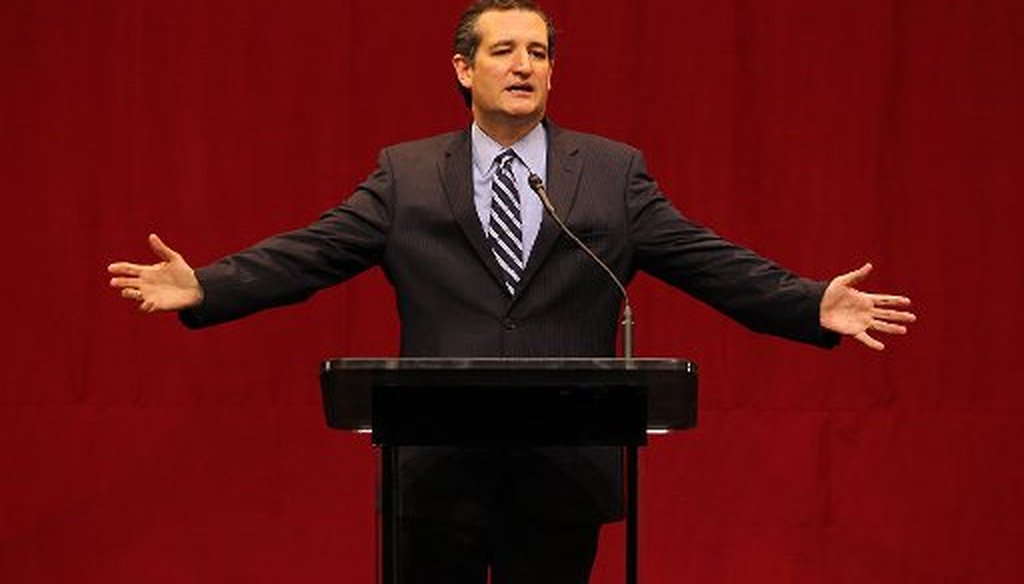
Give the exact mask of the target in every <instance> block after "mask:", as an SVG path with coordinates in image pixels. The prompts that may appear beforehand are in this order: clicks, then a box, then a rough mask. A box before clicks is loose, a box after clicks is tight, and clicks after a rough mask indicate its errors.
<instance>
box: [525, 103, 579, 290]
mask: <svg viewBox="0 0 1024 584" xmlns="http://www.w3.org/2000/svg"><path fill="white" fill-rule="evenodd" d="M545 124H546V126H547V132H548V164H547V168H548V177H547V181H546V185H545V186H546V187H547V191H548V197H550V198H551V204H552V205H554V207H555V211H556V212H557V213H558V216H559V217H560V218H561V219H562V221H568V217H569V212H570V211H571V210H572V205H573V203H574V202H575V201H576V192H577V187H578V186H579V182H580V173H581V171H582V161H581V160H580V156H579V147H578V146H577V145H576V143H575V141H574V140H572V138H571V136H570V135H567V134H565V133H564V132H562V131H561V129H559V128H558V126H556V125H554V124H552V123H551V122H547V121H545ZM561 236H562V230H561V229H560V228H559V227H558V224H557V223H555V220H554V219H552V218H551V217H550V216H549V215H548V213H547V212H546V211H545V213H544V218H543V219H542V220H541V223H540V232H539V233H538V234H537V240H536V241H535V242H534V244H533V250H532V251H531V252H530V259H529V261H528V262H527V264H526V272H525V273H524V274H523V281H522V283H521V284H520V291H522V290H525V289H526V287H527V286H529V285H530V281H531V280H532V279H533V276H534V274H536V273H537V270H539V269H540V266H541V265H543V264H544V260H545V259H546V258H547V256H548V254H549V253H551V249H552V248H553V247H554V245H555V242H556V241H558V239H559V238H560V237H561ZM517 296H519V295H518V294H517Z"/></svg>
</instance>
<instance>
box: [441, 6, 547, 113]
mask: <svg viewBox="0 0 1024 584" xmlns="http://www.w3.org/2000/svg"><path fill="white" fill-rule="evenodd" d="M489 10H500V11H505V10H526V11H527V12H533V13H534V14H536V15H537V16H540V17H541V19H543V20H544V24H545V25H547V27H548V58H549V59H553V58H554V57H555V25H554V24H553V23H552V22H551V17H549V16H548V15H547V14H546V13H545V12H544V11H543V10H541V9H540V6H538V5H537V3H536V2H533V1H532V0H477V1H476V2H474V3H473V4H472V5H470V6H469V8H466V10H465V11H464V12H463V13H462V16H460V17H459V24H458V26H456V27H455V54H457V55H462V56H463V57H465V58H466V60H467V61H469V63H470V64H473V59H474V58H476V50H477V48H478V47H479V46H480V35H479V34H477V30H476V23H477V21H478V20H479V19H480V15H481V14H483V13H484V12H487V11H489ZM455 86H456V87H457V88H458V90H459V93H460V94H462V99H463V101H465V102H466V106H470V105H472V103H473V95H472V93H471V92H470V91H469V90H468V89H466V88H465V87H463V86H462V84H461V83H459V80H458V79H456V80H455Z"/></svg>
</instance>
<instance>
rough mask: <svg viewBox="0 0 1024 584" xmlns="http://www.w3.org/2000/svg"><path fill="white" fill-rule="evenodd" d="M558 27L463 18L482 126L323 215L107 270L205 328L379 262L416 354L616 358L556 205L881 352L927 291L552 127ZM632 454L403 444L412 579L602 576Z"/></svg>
mask: <svg viewBox="0 0 1024 584" xmlns="http://www.w3.org/2000/svg"><path fill="white" fill-rule="evenodd" d="M553 52H554V30H553V27H552V26H551V23H550V21H549V19H548V18H547V16H546V15H545V14H544V13H543V12H542V11H541V10H540V9H539V8H538V7H537V6H535V5H534V4H533V3H532V2H530V1H529V0H483V1H481V2H478V3H477V4H475V5H473V6H472V7H470V8H469V9H468V10H467V11H466V12H465V13H464V14H463V16H462V18H461V19H460V22H459V26H458V29H457V31H456V39H455V53H456V54H455V56H454V58H453V66H454V69H455V73H456V76H457V80H458V83H459V88H460V90H461V91H462V92H463V94H464V97H465V98H466V101H467V104H468V105H469V106H470V108H471V110H472V114H473V124H472V125H471V127H470V128H468V129H466V130H463V131H459V132H453V133H449V134H444V135H441V136H435V137H432V138H427V139H425V140H420V141H415V142H410V143H405V144H400V145H397V146H393V147H390V148H386V149H385V150H383V151H382V152H381V155H380V158H379V166H378V168H377V170H376V171H375V172H374V173H373V174H372V175H371V176H370V177H369V178H368V179H367V180H366V181H365V182H363V183H362V184H361V185H360V186H359V187H358V188H357V189H356V191H355V193H354V194H353V195H352V196H351V197H350V198H349V199H348V200H347V201H346V202H345V203H343V204H342V205H340V206H338V207H336V208H334V209H331V210H329V211H328V212H326V213H325V214H324V215H323V216H322V217H321V218H320V220H319V221H317V222H315V223H313V224H312V225H310V226H308V227H306V228H303V229H299V230H296V231H292V232H289V233H285V234H281V235H278V236H275V237H272V238H270V239H267V240H265V241H263V242H261V243H259V244H257V245H255V246H253V247H252V248H249V249H247V250H244V251H242V252H239V253H236V254H233V255H231V256H228V257H226V258H224V259H222V260H220V261H218V262H216V263H214V264H211V265H210V266H206V267H203V268H200V269H198V270H193V269H192V268H191V267H189V265H188V263H187V262H186V261H185V260H184V259H183V258H182V257H181V255H179V254H178V253H176V252H175V251H173V250H172V249H170V248H169V247H167V246H166V245H165V244H164V243H163V242H161V241H160V239H159V238H158V237H157V236H156V235H151V236H150V243H151V246H152V248H153V250H154V252H155V253H156V254H157V255H158V256H159V257H160V258H161V260H162V261H161V262H160V263H157V264H153V265H142V264H136V263H129V262H119V263H115V264H112V265H111V266H110V271H111V272H112V273H113V274H114V277H113V278H112V280H111V285H113V286H115V287H117V288H119V289H120V290H121V294H122V296H124V297H125V298H128V299H131V300H133V301H136V302H138V303H139V308H140V309H141V310H143V311H146V312H154V311H179V312H180V316H181V319H182V321H183V322H184V323H185V324H186V325H188V326H190V327H201V326H209V325H213V324H217V323H220V322H225V321H228V320H232V319H236V318H240V317H243V316H245V315H248V314H251V313H253V312H255V311H258V310H262V309H265V308H268V307H272V306H279V305H283V304H288V303H293V302H298V301H301V300H304V299H306V298H308V297H309V296H310V295H312V294H313V293H315V292H316V291H318V290H320V289H322V288H325V287H328V286H331V285H334V284H337V283H340V282H343V281H345V280H347V279H348V278H351V277H353V276H355V275H356V274H358V273H360V272H362V271H363V270H365V269H367V268H369V267H371V266H378V265H379V266H381V267H382V268H383V269H384V271H385V274H386V275H387V277H388V279H389V281H390V283H391V284H392V285H393V286H394V288H395V291H396V296H397V300H398V310H399V314H400V319H401V353H402V355H403V356H426V357H430V356H437V357H453V356H460V357H541V356H547V357H571V356H591V357H593V356H612V355H614V352H615V337H616V330H617V326H616V322H617V317H618V313H619V310H620V305H621V297H620V294H619V293H618V291H617V290H616V288H615V287H614V286H612V285H611V284H610V283H609V282H608V281H607V276H606V275H605V274H604V273H603V272H602V271H601V269H600V268H598V267H597V266H596V265H595V264H594V263H593V262H592V261H590V260H589V259H588V258H586V257H585V256H584V255H583V252H581V251H580V250H579V249H578V248H577V247H576V246H575V244H574V243H572V242H571V241H570V240H569V239H568V238H566V237H564V236H563V235H562V234H561V233H560V231H559V229H558V227H557V226H556V225H555V224H554V223H553V222H552V220H551V218H550V217H548V216H545V214H544V210H543V208H542V206H541V203H540V201H539V200H538V198H537V197H536V196H534V193H533V192H532V190H531V188H530V186H529V184H528V182H527V177H528V176H530V175H531V174H536V175H537V176H539V177H540V178H541V179H542V180H543V181H544V182H545V183H546V185H547V190H548V192H549V193H550V195H551V198H552V200H553V205H554V208H555V211H556V213H557V214H558V215H559V216H561V217H563V218H565V221H566V222H567V223H568V225H569V227H570V228H571V229H572V230H574V231H575V232H576V233H577V234H578V235H579V237H580V238H581V239H582V240H583V241H584V242H585V243H586V244H587V245H588V246H589V247H591V248H592V249H593V251H594V252H596V254H597V255H598V256H599V257H601V258H602V260H603V261H604V262H605V263H607V264H608V266H609V267H610V268H611V270H612V271H613V272H614V273H615V274H616V275H617V276H618V277H619V278H620V279H621V280H623V281H626V282H628V281H629V280H630V279H631V277H632V276H633V275H634V274H635V273H636V272H637V271H638V270H643V271H646V272H648V273H650V274H652V275H654V276H655V277H658V278H660V279H662V280H664V281H665V282H667V283H669V284H671V285H673V286H675V287H678V288H680V289H682V290H684V291H686V292H687V293H689V294H691V295H693V296H695V297H697V298H699V299H700V300H702V301H704V302H707V303H708V304H710V305H712V306H714V307H715V308H716V309H718V310H720V311H722V312H723V313H725V314H727V315H729V316H730V317H732V318H734V319H736V320H738V321H739V322H741V323H743V324H744V325H746V326H748V327H750V328H751V329H753V330H756V331H761V332H767V333H771V334H775V335H779V336H782V337H786V338H789V339H793V340H796V341H801V342H807V343H812V344H815V345H819V346H826V347H827V346H833V345H835V344H836V343H837V342H838V339H839V335H842V334H846V335H851V336H853V337H855V338H856V339H858V340H860V341H861V342H863V343H865V344H866V345H868V346H869V347H872V348H875V349H881V348H883V345H882V344H881V343H880V342H879V341H878V340H877V339H875V338H874V337H873V336H872V335H873V334H874V333H878V332H880V333H896V334H902V333H904V332H906V328H905V324H906V323H909V322H911V321H912V320H913V319H914V316H913V315H912V314H910V313H909V312H906V311H905V307H906V306H907V305H908V304H909V300H908V299H906V298H904V297H900V296H893V295H887V294H867V293H864V292H861V291H859V290H857V289H856V288H854V286H855V285H856V284H857V283H858V282H859V281H861V280H863V279H864V278H865V277H866V276H867V274H868V272H869V271H870V269H871V268H870V265H866V266H864V267H863V268H861V269H859V270H856V271H854V272H850V273H848V274H844V275H842V276H838V277H836V278H834V279H833V280H831V281H830V282H815V281H811V280H806V279H804V278H801V277H799V276H797V275H795V274H792V273H790V272H788V271H786V270H784V269H783V268H781V267H779V266H778V265H776V264H774V263H772V262H770V261H768V260H766V259H764V258H761V257H759V256H757V255H756V254H754V253H752V252H750V251H749V250H746V249H743V248H741V247H738V246H736V245H733V244H731V243H729V242H727V241H725V240H723V239H721V238H719V237H718V236H717V235H715V234H714V233H713V232H711V231H710V230H708V229H706V228H704V227H702V226H700V225H698V224H696V223H694V222H692V221H689V220H687V219H686V218H685V217H683V216H682V215H681V214H680V213H679V212H678V211H677V210H676V209H675V208H674V207H673V206H672V205H671V204H670V203H669V201H668V200H667V199H666V198H665V197H664V196H663V195H662V194H661V192H660V191H659V190H658V187H657V185H656V184H655V182H654V181H653V180H652V179H651V177H650V176H649V175H648V174H647V171H646V169H645V165H644V161H643V157H642V155H641V154H640V152H639V151H637V150H635V149H633V148H631V147H629V146H626V145H624V144H620V143H616V142H612V141H610V140H607V139H604V138H600V137H597V136H592V135H587V134H581V133H577V132H571V131H567V130H563V129H561V128H559V127H557V126H556V125H554V124H553V123H551V122H550V121H549V120H546V118H545V108H546V104H547V97H548V91H549V90H550V88H551V75H552V65H553V59H552V56H553ZM618 462H619V461H618V453H617V452H616V451H614V450H608V449H598V448H588V449H570V448H545V449H500V450H496V449H458V450H456V449H438V448H415V449H414V448H410V449H406V450H405V451H404V452H402V453H400V464H401V473H402V478H401V481H402V492H401V501H400V502H399V505H400V507H401V513H402V517H401V519H402V523H401V530H402V533H401V541H402V546H403V549H402V558H403V569H402V579H403V581H404V582H466V583H470V582H475V583H482V582H484V581H485V580H486V577H487V573H488V571H489V570H490V572H491V574H492V578H493V581H494V582H505V583H514V582H566V583H569V582H575V583H580V582H586V580H587V578H588V575H589V571H590V567H591V565H592V562H593V559H594V554H595V553H596V546H597V535H598V530H599V526H600V525H601V524H602V523H604V522H607V521H610V520H614V519H617V518H618V517H619V516H620V514H621V508H620V507H621V502H620V500H619V496H620V489H619V481H618V476H619V474H618V469H619V467H618Z"/></svg>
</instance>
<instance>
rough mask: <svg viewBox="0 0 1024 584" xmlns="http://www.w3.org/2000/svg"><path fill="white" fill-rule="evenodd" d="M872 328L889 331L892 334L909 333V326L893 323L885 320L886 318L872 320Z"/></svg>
mask: <svg viewBox="0 0 1024 584" xmlns="http://www.w3.org/2000/svg"><path fill="white" fill-rule="evenodd" d="M869 328H870V329H871V330H875V331H878V332H881V333H887V334H890V335H905V334H907V327H905V326H903V325H901V324H893V323H891V322H885V321H884V320H875V321H872V322H871V325H870V327H869Z"/></svg>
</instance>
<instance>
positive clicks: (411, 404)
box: [320, 359, 697, 584]
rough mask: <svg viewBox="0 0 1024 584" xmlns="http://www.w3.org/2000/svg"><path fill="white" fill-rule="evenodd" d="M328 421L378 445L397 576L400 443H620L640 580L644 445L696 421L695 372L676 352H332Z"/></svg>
mask: <svg viewBox="0 0 1024 584" xmlns="http://www.w3.org/2000/svg"><path fill="white" fill-rule="evenodd" d="M320 386H321V390H322V392H323V400H324V410H325V413H326V415H327V424H328V425H329V426H330V427H331V428H336V429H341V430H352V431H362V432H370V433H371V434H372V440H373V443H374V444H376V445H378V446H379V447H380V449H381V477H380V480H381V515H382V522H381V525H382V529H381V541H380V545H381V565H380V576H381V580H382V581H383V583H384V584H394V583H395V578H396V568H397V557H396V554H395V547H394V538H395V536H396V533H397V531H396V530H397V514H396V513H395V512H394V504H395V501H396V487H397V481H396V476H395V473H396V466H397V465H396V456H395V450H394V449H395V447H397V446H410V445H419V446H426V445H437V446H441V445H449V446H450V445H465V446H470V445H473V446H512V445H518V446H556V445H557V446H622V447H623V448H624V449H625V451H626V465H625V466H626V469H625V472H626V581H627V583H629V584H634V583H635V582H636V577H637V545H636V543H637V539H636V534H637V529H636V527H637V517H636V515H637V460H636V455H637V447H639V446H642V445H644V444H646V443H647V434H648V433H649V432H654V433H664V432H669V431H672V430H683V429H687V428H692V427H693V426H694V425H695V424H696V421H697V370H696V366H695V365H694V364H693V363H691V362H689V361H683V360H676V359H332V360H328V361H324V362H323V364H322V367H321V373H320Z"/></svg>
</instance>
